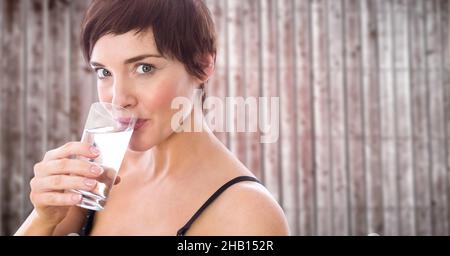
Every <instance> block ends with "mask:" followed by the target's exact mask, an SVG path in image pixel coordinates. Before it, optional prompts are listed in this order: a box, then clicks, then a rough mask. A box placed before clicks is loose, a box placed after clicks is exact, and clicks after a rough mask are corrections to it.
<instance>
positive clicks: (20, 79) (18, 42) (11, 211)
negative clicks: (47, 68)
mask: <svg viewBox="0 0 450 256" xmlns="http://www.w3.org/2000/svg"><path fill="white" fill-rule="evenodd" d="M4 4H5V6H4V7H5V29H4V34H3V37H4V38H3V44H2V48H3V50H2V52H3V55H2V60H3V61H4V63H5V66H4V69H3V70H4V77H3V79H4V80H3V82H4V85H5V88H4V89H5V90H4V93H5V94H4V99H3V101H2V102H1V103H0V104H2V106H1V109H2V112H3V113H5V114H4V115H3V116H2V120H1V122H2V123H4V124H5V126H6V127H3V129H2V130H1V131H0V132H1V133H3V142H2V145H1V152H2V154H3V161H2V167H1V169H2V170H3V173H2V181H1V182H2V184H3V185H2V187H3V193H2V196H3V198H2V199H1V200H2V201H3V211H2V221H3V232H2V233H3V234H5V235H10V234H12V233H13V232H15V230H16V229H17V227H18V226H19V224H20V220H21V218H20V217H21V211H22V208H21V206H22V199H23V197H22V192H24V190H23V187H24V184H23V179H22V168H23V162H22V160H23V157H22V154H23V153H24V152H25V151H24V148H23V146H24V142H23V140H24V125H25V123H24V109H23V107H24V104H25V98H24V92H25V90H26V88H25V83H24V80H25V77H24V74H25V73H24V71H25V70H24V65H25V62H24V60H25V58H24V57H25V54H24V49H25V39H24V29H25V27H24V23H23V20H24V16H23V13H22V11H23V9H22V8H23V4H24V1H6V2H5V3H4Z"/></svg>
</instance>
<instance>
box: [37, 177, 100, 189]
mask: <svg viewBox="0 0 450 256" xmlns="http://www.w3.org/2000/svg"><path fill="white" fill-rule="evenodd" d="M96 185H97V181H96V180H95V179H90V178H84V177H80V176H69V175H51V176H46V177H41V178H37V177H35V178H33V179H32V180H31V182H30V186H31V190H32V191H33V192H34V193H42V192H50V191H58V190H68V189H80V190H93V189H94V188H95V186H96Z"/></svg>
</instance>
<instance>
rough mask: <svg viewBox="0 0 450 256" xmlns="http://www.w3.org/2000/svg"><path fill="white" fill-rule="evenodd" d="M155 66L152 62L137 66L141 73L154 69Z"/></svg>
mask: <svg viewBox="0 0 450 256" xmlns="http://www.w3.org/2000/svg"><path fill="white" fill-rule="evenodd" d="M154 68H155V67H154V66H152V65H150V64H141V65H139V66H138V67H137V69H136V72H137V73H139V74H146V73H150V72H152V71H153V69H154Z"/></svg>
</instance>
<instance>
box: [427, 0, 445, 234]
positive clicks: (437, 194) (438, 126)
mask: <svg viewBox="0 0 450 256" xmlns="http://www.w3.org/2000/svg"><path fill="white" fill-rule="evenodd" d="M425 12H426V18H425V22H426V52H427V58H426V62H427V74H428V78H427V83H428V95H429V116H430V150H431V184H432V185H431V200H432V201H431V207H432V227H433V235H448V219H447V217H448V215H447V211H448V209H447V198H446V194H447V175H446V168H445V159H446V157H445V143H444V141H445V131H444V130H445V127H444V105H443V101H444V99H443V93H444V90H443V89H444V88H443V81H442V72H441V65H442V61H441V55H442V45H441V43H442V40H441V20H440V5H439V2H438V1H436V0H430V1H425Z"/></svg>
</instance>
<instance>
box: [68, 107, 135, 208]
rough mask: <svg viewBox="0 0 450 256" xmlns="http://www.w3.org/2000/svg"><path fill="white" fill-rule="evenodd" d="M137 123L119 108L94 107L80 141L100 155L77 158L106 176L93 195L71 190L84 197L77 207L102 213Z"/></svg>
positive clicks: (100, 178)
mask: <svg viewBox="0 0 450 256" xmlns="http://www.w3.org/2000/svg"><path fill="white" fill-rule="evenodd" d="M135 123H136V117H135V116H134V115H133V114H132V113H131V112H130V111H128V110H126V109H124V108H122V107H120V106H116V105H113V104H110V103H106V102H96V103H93V104H92V105H91V107H90V110H89V114H88V117H87V120H86V123H85V126H84V131H83V135H82V138H81V141H82V142H86V143H89V144H91V145H93V146H95V147H97V149H99V150H100V155H99V156H98V157H97V158H95V159H88V158H85V157H81V156H77V158H78V159H84V160H86V161H89V162H95V163H97V164H98V165H100V166H101V167H102V168H103V169H104V172H103V173H102V175H100V176H99V177H98V178H97V181H98V182H97V185H96V187H95V188H94V189H93V190H92V191H84V190H78V189H74V190H72V191H73V192H76V193H79V194H81V195H82V201H81V203H80V204H78V206H80V207H82V208H86V209H90V210H95V211H100V210H103V208H104V206H105V203H106V199H107V197H108V194H109V192H110V191H111V188H112V185H113V184H114V181H115V179H116V177H117V173H118V171H119V169H120V165H121V164H122V160H123V158H124V156H125V153H126V151H127V148H128V144H129V142H130V138H131V135H132V133H133V129H134V125H135Z"/></svg>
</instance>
